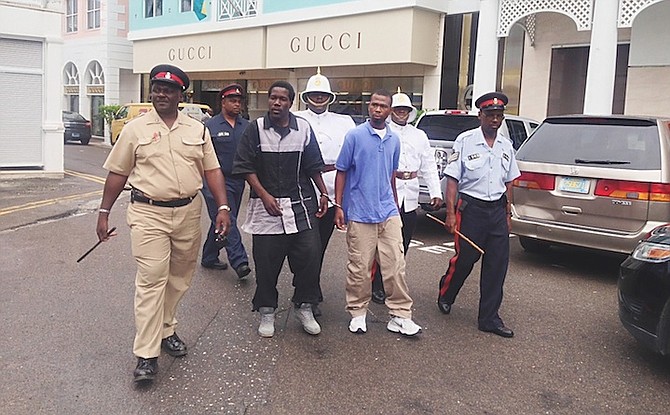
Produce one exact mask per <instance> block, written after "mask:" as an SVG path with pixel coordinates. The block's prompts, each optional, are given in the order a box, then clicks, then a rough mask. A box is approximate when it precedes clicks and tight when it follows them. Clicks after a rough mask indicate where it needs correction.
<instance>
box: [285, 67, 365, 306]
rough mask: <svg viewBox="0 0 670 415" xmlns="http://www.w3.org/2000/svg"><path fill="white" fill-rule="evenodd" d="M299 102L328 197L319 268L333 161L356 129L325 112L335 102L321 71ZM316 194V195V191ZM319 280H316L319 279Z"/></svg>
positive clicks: (329, 222) (328, 224) (328, 230)
mask: <svg viewBox="0 0 670 415" xmlns="http://www.w3.org/2000/svg"><path fill="white" fill-rule="evenodd" d="M300 100H301V101H302V102H304V103H305V104H306V105H307V109H306V110H304V111H297V112H295V115H297V116H299V117H302V118H304V119H306V120H307V121H308V122H309V123H310V125H311V126H312V130H314V134H315V135H316V140H317V141H318V142H319V148H320V149H321V156H322V157H323V162H324V163H325V164H326V166H325V167H324V169H323V170H322V175H321V176H322V177H323V181H324V182H325V183H326V189H327V190H328V194H326V195H324V194H322V195H320V197H322V198H323V197H326V198H328V211H327V212H326V214H325V215H324V216H323V217H322V218H320V219H319V234H320V236H321V265H323V255H324V253H325V252H326V247H327V246H328V241H329V240H330V237H331V235H332V234H333V229H334V227H335V224H334V222H333V218H334V217H335V208H334V207H333V204H332V202H333V201H335V174H336V172H335V161H337V156H338V155H339V154H340V148H342V143H343V142H344V135H345V134H346V133H347V131H349V130H350V129H352V128H354V127H356V124H355V123H354V120H353V119H351V117H350V116H348V115H342V114H335V113H334V112H330V111H328V107H329V106H330V104H332V103H333V102H334V101H335V94H334V93H333V92H332V91H331V89H330V81H328V78H326V77H325V76H323V75H321V69H320V68H317V73H316V75H313V76H312V77H310V78H309V80H308V81H307V87H306V88H305V90H304V91H303V92H302V93H301V94H300ZM317 194H319V192H318V191H317ZM319 274H321V270H319ZM319 281H320V277H319ZM319 301H323V295H322V293H321V287H320V284H319ZM313 312H314V316H315V317H318V316H320V315H321V310H319V308H318V306H315V307H314V309H313Z"/></svg>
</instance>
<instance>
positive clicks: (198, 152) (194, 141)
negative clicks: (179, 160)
mask: <svg viewBox="0 0 670 415" xmlns="http://www.w3.org/2000/svg"><path fill="white" fill-rule="evenodd" d="M181 144H182V146H181V147H180V149H179V152H180V153H181V154H182V155H183V156H184V158H186V159H188V160H202V158H203V157H204V156H203V154H204V153H203V145H204V144H205V141H204V140H203V139H202V138H201V137H181Z"/></svg>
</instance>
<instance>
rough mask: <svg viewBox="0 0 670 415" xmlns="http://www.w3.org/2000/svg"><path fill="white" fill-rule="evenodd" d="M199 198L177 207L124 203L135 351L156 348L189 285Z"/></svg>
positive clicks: (150, 352) (153, 353) (151, 353)
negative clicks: (133, 272)
mask: <svg viewBox="0 0 670 415" xmlns="http://www.w3.org/2000/svg"><path fill="white" fill-rule="evenodd" d="M201 209H202V198H201V197H196V198H195V199H194V200H193V202H191V203H190V204H188V205H186V206H182V207H178V208H167V207H158V206H151V205H148V204H146V203H132V204H130V206H129V207H128V213H127V220H128V225H129V226H130V240H131V244H132V252H133V256H134V257H135V262H136V263H137V274H136V276H135V328H136V334H135V344H134V346H133V353H134V354H135V356H137V357H143V358H147V359H148V358H151V357H157V356H158V355H159V354H160V349H161V339H164V338H165V337H168V336H171V335H172V334H173V333H174V330H175V326H176V325H177V320H176V319H175V313H176V311H177V305H178V304H179V300H180V299H181V298H182V296H183V295H184V293H185V292H186V291H187V290H188V288H189V287H190V286H191V280H192V279H193V274H194V273H195V266H196V260H197V258H198V251H199V249H200V237H201V230H200V212H201Z"/></svg>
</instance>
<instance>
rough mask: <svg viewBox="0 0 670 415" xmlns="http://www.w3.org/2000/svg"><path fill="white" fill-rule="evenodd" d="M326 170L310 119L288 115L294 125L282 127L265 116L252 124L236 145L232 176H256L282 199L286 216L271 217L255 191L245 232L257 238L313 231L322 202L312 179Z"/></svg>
mask: <svg viewBox="0 0 670 415" xmlns="http://www.w3.org/2000/svg"><path fill="white" fill-rule="evenodd" d="M323 167H324V163H323V159H322V158H321V151H320V150H319V145H318V143H317V141H316V137H315V136H314V132H313V131H312V128H311V127H310V125H309V123H308V122H307V121H306V120H305V119H303V118H299V117H296V116H295V115H293V114H289V126H288V127H287V128H278V127H275V126H273V125H272V123H271V121H270V118H269V117H268V115H267V114H266V115H265V116H263V117H261V118H258V119H256V120H255V121H254V122H252V123H251V124H249V127H248V128H247V129H246V131H245V132H244V135H243V136H242V138H241V139H240V143H239V145H238V146H237V153H236V154H235V160H234V162H233V174H234V175H247V174H250V173H255V174H256V175H257V176H258V180H259V181H260V183H261V185H262V186H263V188H265V190H266V191H267V192H268V193H270V194H271V195H272V196H274V197H275V198H276V199H277V200H278V201H279V204H280V205H281V208H282V215H281V216H271V215H270V214H269V213H268V212H267V211H266V210H265V206H263V202H262V200H261V199H260V198H259V197H258V195H257V194H256V192H254V190H253V189H251V192H250V197H249V204H248V206H247V218H246V220H245V222H244V224H243V225H242V227H241V229H242V230H243V231H245V232H248V233H251V234H256V235H273V234H274V235H276V234H292V233H297V232H301V231H304V230H307V229H312V228H313V227H314V225H315V223H314V218H315V216H314V215H315V214H316V212H317V210H318V207H319V200H318V198H317V197H316V194H315V192H314V186H313V183H312V180H311V176H313V175H314V174H316V173H319V172H320V171H321V170H322V169H323Z"/></svg>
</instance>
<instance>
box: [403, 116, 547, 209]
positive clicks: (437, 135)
mask: <svg viewBox="0 0 670 415" xmlns="http://www.w3.org/2000/svg"><path fill="white" fill-rule="evenodd" d="M477 114H478V113H477V112H476V111H460V110H439V111H426V112H424V113H423V114H422V115H421V117H420V118H419V120H418V121H417V123H416V126H417V128H419V129H421V130H423V131H424V132H425V133H426V135H427V136H428V141H430V146H431V147H432V148H433V149H434V150H435V162H436V164H437V173H438V176H439V178H440V184H441V186H442V196H443V197H442V200H446V199H445V198H444V195H445V194H446V189H447V178H446V176H445V174H444V169H445V168H446V167H447V159H448V158H449V155H450V154H451V152H452V151H453V150H452V148H453V146H454V141H456V137H458V136H459V134H461V133H462V132H464V131H467V130H472V129H473V128H477V127H479V124H480V123H479V118H478V117H477ZM538 125H539V122H537V121H535V120H531V119H529V118H523V117H519V116H516V115H505V122H504V123H502V124H501V126H500V129H499V130H498V131H499V133H500V134H501V135H503V136H505V137H507V138H509V139H510V140H511V141H512V145H513V147H514V148H515V149H518V148H519V146H520V145H521V144H522V143H523V142H524V141H526V139H527V138H528V136H530V134H531V133H532V132H533V130H534V129H535V128H537V126H538ZM430 200H431V199H430V194H429V193H428V186H427V185H426V183H425V182H424V181H423V179H422V178H421V177H420V178H419V204H420V205H421V207H422V208H423V209H424V210H428V211H430V210H432V208H431V207H430Z"/></svg>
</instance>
